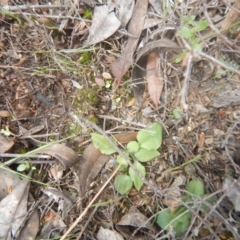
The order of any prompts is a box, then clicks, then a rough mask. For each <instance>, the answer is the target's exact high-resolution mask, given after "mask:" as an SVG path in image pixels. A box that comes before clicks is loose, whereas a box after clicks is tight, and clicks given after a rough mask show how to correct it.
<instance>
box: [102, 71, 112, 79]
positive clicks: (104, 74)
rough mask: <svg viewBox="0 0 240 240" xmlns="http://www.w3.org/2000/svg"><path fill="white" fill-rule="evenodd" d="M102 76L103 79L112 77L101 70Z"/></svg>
mask: <svg viewBox="0 0 240 240" xmlns="http://www.w3.org/2000/svg"><path fill="white" fill-rule="evenodd" d="M102 77H103V78H104V79H111V78H112V76H111V74H110V73H108V72H103V73H102Z"/></svg>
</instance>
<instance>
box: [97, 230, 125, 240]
mask: <svg viewBox="0 0 240 240" xmlns="http://www.w3.org/2000/svg"><path fill="white" fill-rule="evenodd" d="M97 239H98V240H106V239H111V240H124V239H123V237H122V236H121V235H120V234H119V233H118V232H117V231H114V230H110V229H105V228H103V227H100V229H99V231H98V233H97Z"/></svg>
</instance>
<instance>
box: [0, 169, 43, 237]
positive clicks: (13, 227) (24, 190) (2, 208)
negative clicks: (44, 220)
mask: <svg viewBox="0 0 240 240" xmlns="http://www.w3.org/2000/svg"><path fill="white" fill-rule="evenodd" d="M0 185H1V191H0V229H1V231H0V239H5V240H10V239H13V238H14V239H18V238H17V237H18V234H19V233H20V231H21V230H22V227H24V223H25V220H26V219H25V218H26V216H27V203H28V192H29V181H27V180H21V179H20V178H19V177H18V176H17V175H16V174H14V173H12V172H10V171H9V170H8V169H7V168H6V169H2V168H1V169H0ZM9 186H12V191H11V192H10V193H7V191H8V188H9ZM33 225H34V229H35V230H36V231H33V232H31V231H25V232H28V233H29V234H30V235H27V238H26V239H29V238H33V239H35V237H36V234H37V232H38V228H39V218H37V219H36V221H35V222H34V224H33ZM27 226H28V225H27Z"/></svg>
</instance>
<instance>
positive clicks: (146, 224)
mask: <svg viewBox="0 0 240 240" xmlns="http://www.w3.org/2000/svg"><path fill="white" fill-rule="evenodd" d="M116 229H117V230H118V231H119V232H120V233H121V234H122V235H123V236H124V237H125V238H126V239H142V238H143V237H144V236H145V234H146V232H148V233H149V234H155V229H154V227H153V225H152V224H151V221H149V220H148V218H147V217H146V216H144V215H143V214H142V213H140V212H139V211H138V210H137V208H136V207H131V208H130V210H129V212H128V213H127V214H125V215H124V216H123V217H122V219H121V220H120V221H119V222H118V223H117V224H116ZM137 229H139V230H138V231H136V233H135V232H134V231H135V230H137ZM134 233H135V234H134ZM133 234H134V235H133Z"/></svg>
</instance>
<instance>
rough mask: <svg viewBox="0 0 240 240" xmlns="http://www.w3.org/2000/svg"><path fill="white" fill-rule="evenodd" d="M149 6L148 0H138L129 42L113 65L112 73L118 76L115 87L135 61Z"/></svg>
mask: <svg viewBox="0 0 240 240" xmlns="http://www.w3.org/2000/svg"><path fill="white" fill-rule="evenodd" d="M147 6H148V1H147V0H137V2H136V5H135V7H134V10H133V15H132V18H131V20H130V23H129V27H128V33H129V38H128V42H127V44H126V46H125V48H124V50H123V52H122V54H121V56H120V57H119V58H118V59H116V60H115V61H114V62H113V63H112V65H111V70H112V74H113V76H114V77H115V78H116V84H115V85H116V86H115V89H116V88H117V87H118V85H119V84H120V82H121V80H122V77H123V75H124V74H125V73H126V72H127V70H128V69H129V67H130V66H131V65H132V63H133V53H134V51H135V49H136V47H137V43H138V39H139V37H140V35H141V32H142V29H143V26H144V22H145V14H146V11H147Z"/></svg>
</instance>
